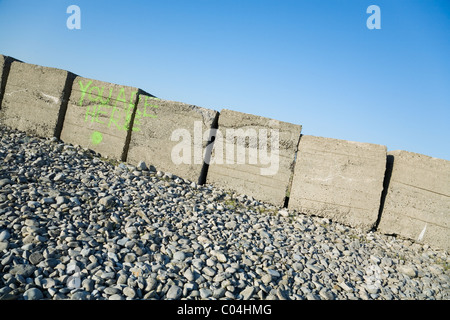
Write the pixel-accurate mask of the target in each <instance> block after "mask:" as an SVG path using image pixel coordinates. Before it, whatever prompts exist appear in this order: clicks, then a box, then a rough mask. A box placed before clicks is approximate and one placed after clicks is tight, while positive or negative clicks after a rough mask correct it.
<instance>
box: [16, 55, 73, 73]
mask: <svg viewBox="0 0 450 320" xmlns="http://www.w3.org/2000/svg"><path fill="white" fill-rule="evenodd" d="M12 59H13V61H12V62H11V69H12V68H15V67H16V66H19V65H20V66H22V65H23V66H28V67H30V68H38V69H43V70H49V71H50V70H51V71H58V72H62V73H66V74H67V75H68V76H71V77H72V78H75V77H76V76H77V75H76V74H75V73H73V72H70V71H67V70H65V69H60V68H54V67H47V66H42V65H39V64H33V63H27V62H23V61H20V60H17V59H14V58H12Z"/></svg>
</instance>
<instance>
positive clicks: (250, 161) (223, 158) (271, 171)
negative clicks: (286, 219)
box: [207, 110, 302, 206]
mask: <svg viewBox="0 0 450 320" xmlns="http://www.w3.org/2000/svg"><path fill="white" fill-rule="evenodd" d="M301 129H302V127H301V126H300V125H295V124H291V123H287V122H282V121H278V120H274V119H269V118H264V117H259V116H255V115H251V114H246V113H241V112H237V111H231V110H222V111H221V112H220V115H219V122H218V131H217V133H216V138H215V141H214V146H213V153H212V158H211V161H210V165H209V170H208V176H207V182H208V183H211V184H213V185H215V186H218V187H220V188H222V189H225V190H231V191H235V192H237V193H240V194H245V195H248V196H252V197H253V198H255V199H257V200H260V201H264V202H267V203H271V204H274V205H278V206H283V205H284V202H285V198H286V195H287V192H288V189H289V185H290V179H291V176H292V170H293V163H294V160H295V154H296V152H297V147H298V141H299V138H300V133H301Z"/></svg>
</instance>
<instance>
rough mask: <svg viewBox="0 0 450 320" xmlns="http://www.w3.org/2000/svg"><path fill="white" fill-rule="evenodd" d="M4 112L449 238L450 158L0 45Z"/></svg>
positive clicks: (284, 203)
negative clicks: (165, 94)
mask: <svg viewBox="0 0 450 320" xmlns="http://www.w3.org/2000/svg"><path fill="white" fill-rule="evenodd" d="M0 121H1V123H2V125H5V126H8V127H11V128H14V129H18V130H21V131H24V132H26V133H29V134H31V135H36V136H40V137H47V138H49V137H57V138H59V139H61V140H62V141H64V142H66V143H72V144H78V145H80V146H83V147H85V148H89V149H92V150H94V151H96V152H98V153H100V154H101V155H102V156H104V157H108V158H111V159H116V160H118V161H126V162H128V163H130V164H134V165H137V164H138V163H139V162H140V161H145V162H146V163H147V164H148V165H152V166H154V167H156V169H158V170H161V171H165V172H170V173H172V174H174V175H176V176H179V177H181V178H184V179H187V180H191V181H193V182H197V183H199V184H204V183H210V184H212V185H214V186H217V187H220V188H223V189H227V190H230V191H233V192H235V193H238V194H246V195H247V196H251V197H253V198H254V199H255V200H259V201H264V202H267V203H271V204H273V205H276V206H278V207H288V208H289V209H292V210H297V211H298V212H302V213H305V214H310V215H317V216H322V217H326V218H329V219H332V220H333V221H336V222H340V223H343V224H345V225H348V226H351V227H357V228H361V229H363V230H366V231H369V230H376V231H378V232H382V233H386V234H395V235H399V236H402V237H405V238H410V239H413V240H415V241H418V242H422V243H427V244H430V245H432V246H435V247H438V248H442V249H445V250H449V249H450V240H449V220H450V218H449V217H450V161H447V160H443V159H436V158H431V157H428V156H426V155H421V154H416V153H411V152H407V151H402V150H400V151H392V152H387V148H386V146H382V145H376V144H369V143H363V142H351V141H345V140H338V139H333V138H325V137H313V136H307V135H302V134H301V130H302V126H301V125H299V124H292V123H287V122H282V121H278V120H276V119H268V118H264V117H260V116H257V115H251V114H245V113H241V112H237V111H233V110H226V109H225V110H221V111H220V112H219V111H216V110H210V109H206V108H202V107H199V106H193V105H189V104H185V103H182V102H175V101H168V100H161V99H159V98H157V97H155V96H154V95H152V94H149V93H147V92H145V91H143V90H142V89H139V88H134V87H129V86H125V85H118V84H112V83H108V82H104V81H99V80H95V79H88V78H84V77H81V76H78V75H75V74H73V73H71V72H70V71H65V70H60V69H56V68H50V67H43V66H37V65H32V64H27V63H24V62H21V61H19V60H16V59H14V58H12V57H7V56H4V55H0ZM0 160H1V159H0Z"/></svg>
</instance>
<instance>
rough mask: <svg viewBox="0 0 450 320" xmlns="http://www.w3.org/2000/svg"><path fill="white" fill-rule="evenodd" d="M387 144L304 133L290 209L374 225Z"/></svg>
mask: <svg viewBox="0 0 450 320" xmlns="http://www.w3.org/2000/svg"><path fill="white" fill-rule="evenodd" d="M385 168H386V147H385V146H382V145H376V144H370V143H360V142H351V141H345V140H338V139H331V138H322V137H314V136H302V137H301V138H300V146H299V151H298V155H297V161H296V164H295V170H294V178H293V182H292V189H291V193H290V198H289V208H290V209H296V210H298V211H301V212H303V213H306V214H312V215H317V216H321V217H326V218H329V219H332V220H333V221H336V222H339V223H342V224H345V225H349V226H352V227H358V228H360V229H363V230H366V231H368V230H370V229H371V228H372V227H373V226H374V225H375V223H376V221H377V218H378V211H379V206H380V199H381V193H382V190H383V180H384V173H385Z"/></svg>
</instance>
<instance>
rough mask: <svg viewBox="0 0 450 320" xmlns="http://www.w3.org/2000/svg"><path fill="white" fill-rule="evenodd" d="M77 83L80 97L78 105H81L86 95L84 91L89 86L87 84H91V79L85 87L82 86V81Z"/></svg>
mask: <svg viewBox="0 0 450 320" xmlns="http://www.w3.org/2000/svg"><path fill="white" fill-rule="evenodd" d="M78 84H79V85H80V90H81V98H80V102H79V104H80V107H81V106H82V105H83V100H84V96H85V95H86V91H87V89H88V88H89V86H90V85H91V84H92V80H91V81H89V82H88V84H87V86H86V87H85V88H83V82H82V81H81V80H80V81H78Z"/></svg>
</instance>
